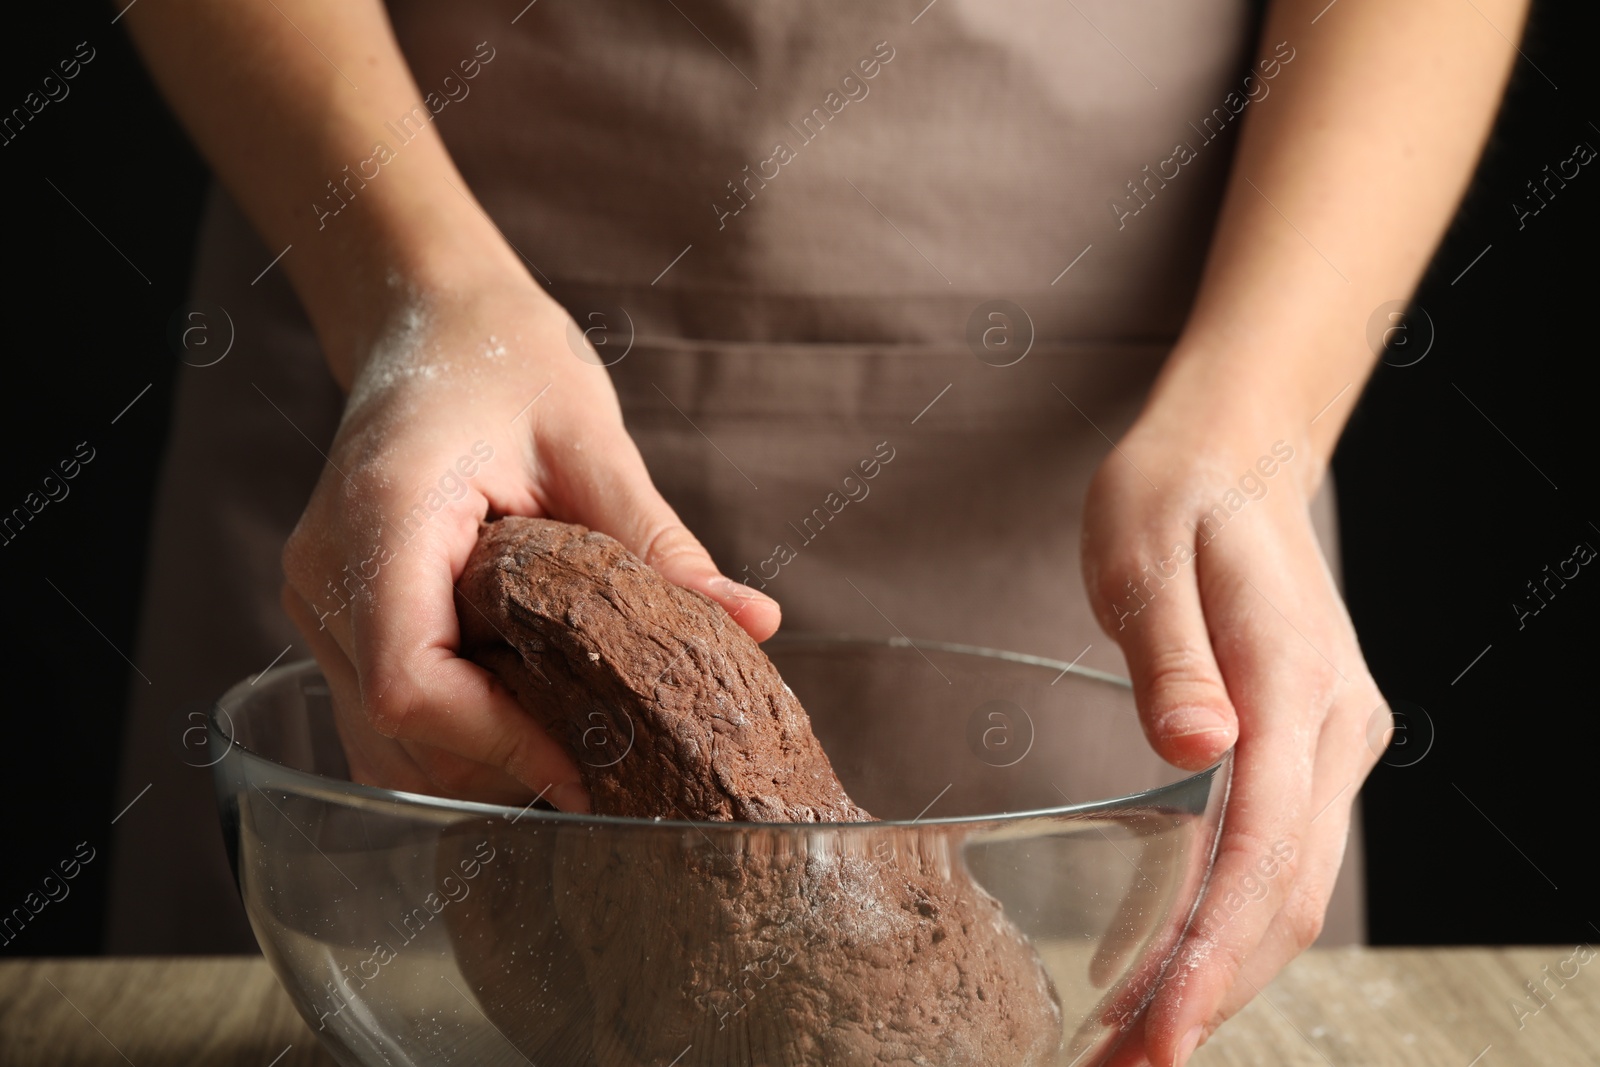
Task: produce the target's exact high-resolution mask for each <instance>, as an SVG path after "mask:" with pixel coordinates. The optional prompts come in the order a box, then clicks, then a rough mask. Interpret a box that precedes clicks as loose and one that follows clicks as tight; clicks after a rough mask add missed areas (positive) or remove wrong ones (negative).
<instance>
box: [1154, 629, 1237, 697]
mask: <svg viewBox="0 0 1600 1067" xmlns="http://www.w3.org/2000/svg"><path fill="white" fill-rule="evenodd" d="M1142 673H1143V675H1144V682H1145V684H1146V685H1148V686H1149V689H1150V693H1151V694H1152V696H1153V697H1154V699H1155V702H1156V704H1157V705H1158V706H1167V705H1173V704H1179V703H1181V704H1196V703H1203V704H1213V705H1221V706H1224V707H1226V706H1227V705H1228V703H1229V701H1228V690H1227V687H1226V686H1224V685H1223V684H1222V679H1221V678H1220V677H1219V676H1218V675H1217V671H1216V668H1215V666H1214V665H1213V662H1212V660H1211V657H1210V656H1209V655H1208V654H1206V653H1204V652H1202V651H1201V650H1200V649H1198V648H1195V647H1194V646H1192V645H1188V644H1179V645H1168V646H1165V647H1162V648H1157V649H1155V650H1153V651H1152V652H1151V653H1150V654H1149V657H1148V662H1147V664H1146V666H1145V670H1144V671H1143V672H1142Z"/></svg>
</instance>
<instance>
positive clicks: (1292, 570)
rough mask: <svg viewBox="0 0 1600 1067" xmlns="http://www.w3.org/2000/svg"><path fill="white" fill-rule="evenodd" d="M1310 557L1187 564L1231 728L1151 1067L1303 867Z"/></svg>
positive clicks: (1317, 701)
mask: <svg viewBox="0 0 1600 1067" xmlns="http://www.w3.org/2000/svg"><path fill="white" fill-rule="evenodd" d="M1308 536H1309V535H1308ZM1315 551H1316V550H1315V547H1314V545H1306V546H1295V547H1290V545H1289V543H1288V542H1286V541H1284V540H1283V539H1282V538H1270V539H1269V538H1250V537H1246V536H1241V537H1239V538H1237V539H1235V540H1233V541H1229V542H1226V543H1219V544H1218V545H1215V546H1213V548H1212V550H1211V551H1209V552H1208V553H1206V554H1205V555H1203V556H1202V557H1201V558H1200V560H1199V569H1200V573H1199V580H1200V586H1201V588H1202V589H1203V590H1204V593H1205V603H1206V615H1207V618H1208V620H1209V621H1210V622H1211V627H1212V631H1213V633H1215V634H1216V635H1217V636H1218V639H1217V642H1216V653H1217V658H1218V662H1219V665H1220V667H1221V669H1222V673H1223V676H1224V677H1225V678H1226V680H1227V685H1228V692H1229V693H1230V694H1231V695H1232V697H1233V700H1234V702H1235V705H1236V707H1237V708H1238V714H1239V719H1240V723H1241V726H1240V736H1239V741H1238V744H1237V745H1236V747H1235V755H1234V772H1233V785H1232V789H1231V793H1230V796H1229V799H1228V809H1227V815H1226V822H1225V824H1224V827H1223V835H1222V841H1221V843H1220V846H1219V849H1218V856H1217V861H1216V865H1215V867H1214V869H1213V873H1212V878H1211V883H1210V885H1209V886H1208V888H1207V891H1206V894H1205V899H1204V900H1203V901H1202V902H1201V906H1200V908H1199V910H1198V912H1197V915H1196V919H1195V922H1194V925H1193V927H1192V929H1191V931H1190V934H1189V936H1188V937H1187V938H1186V939H1185V943H1184V945H1183V947H1182V948H1180V950H1179V957H1178V961H1179V965H1178V968H1177V973H1176V974H1175V976H1174V977H1173V978H1172V979H1170V980H1169V981H1168V982H1167V983H1166V985H1165V986H1164V987H1163V988H1162V990H1161V991H1160V992H1158V993H1157V995H1156V999H1155V1001H1154V1002H1153V1003H1152V1005H1151V1008H1150V1013H1149V1017H1148V1019H1147V1023H1146V1036H1147V1041H1148V1043H1149V1045H1150V1047H1151V1049H1152V1050H1153V1052H1154V1057H1153V1058H1154V1059H1155V1060H1156V1061H1157V1062H1167V1063H1182V1062H1184V1060H1185V1059H1186V1058H1187V1056H1188V1055H1189V1053H1190V1052H1192V1051H1193V1048H1194V1046H1195V1044H1197V1043H1198V1041H1199V1039H1200V1037H1201V1036H1202V1035H1203V1034H1204V1032H1205V1028H1206V1026H1207V1025H1208V1024H1209V1023H1210V1021H1211V1019H1212V1017H1213V1015H1214V1014H1215V1012H1216V1009H1217V1007H1218V1006H1219V1005H1220V1004H1221V1003H1222V1002H1223V1000H1224V998H1225V997H1226V995H1227V994H1228V992H1229V990H1230V989H1231V988H1232V987H1233V986H1234V985H1235V983H1236V982H1237V980H1238V976H1239V975H1240V973H1241V972H1242V971H1243V969H1244V967H1245V964H1246V963H1247V961H1249V960H1250V959H1251V957H1252V956H1253V955H1254V954H1255V952H1256V951H1257V949H1258V948H1259V946H1260V944H1261V941H1262V939H1263V938H1264V936H1265V935H1266V933H1267V930H1268V928H1269V927H1270V925H1271V923H1272V921H1273V919H1274V918H1275V917H1276V916H1277V915H1278V913H1279V911H1280V909H1281V908H1282V907H1283V905H1284V902H1285V901H1286V899H1287V898H1288V896H1289V894H1290V892H1291V891H1292V889H1293V888H1294V887H1295V885H1296V883H1297V881H1298V879H1299V877H1300V873H1299V872H1300V868H1301V866H1302V865H1303V863H1304V862H1305V854H1306V850H1307V848H1308V842H1307V840H1306V830H1307V825H1308V822H1309V819H1310V815H1311V813H1310V812H1309V811H1308V810H1307V809H1308V808H1309V804H1310V791H1311V786H1312V783H1313V781H1314V780H1315V772H1316V770H1317V763H1318V762H1319V757H1318V755H1317V750H1318V745H1317V739H1318V735H1319V734H1320V732H1321V729H1322V727H1323V723H1324V720H1325V718H1326V716H1327V709H1328V708H1329V707H1330V706H1331V704H1332V696H1333V691H1334V688H1335V685H1336V684H1337V683H1338V682H1339V671H1338V668H1337V667H1335V666H1334V665H1333V664H1332V662H1331V661H1330V660H1328V659H1327V658H1326V656H1325V655H1324V653H1323V651H1322V650H1319V649H1317V648H1316V646H1315V645H1313V644H1312V641H1311V639H1310V638H1308V637H1307V636H1306V634H1307V633H1308V632H1309V633H1313V634H1318V633H1319V630H1318V628H1317V627H1315V626H1313V625H1312V621H1311V620H1312V619H1313V618H1315V617H1321V618H1326V612H1327V610H1328V609H1329V605H1328V604H1324V603H1322V602H1321V600H1322V599H1325V597H1326V594H1323V593H1321V590H1320V587H1319V586H1318V585H1317V584H1316V581H1315V579H1314V580H1313V582H1312V584H1311V588H1312V589H1313V590H1316V591H1317V593H1318V594H1321V595H1320V596H1318V595H1314V596H1311V597H1309V598H1305V599H1302V597H1303V596H1304V590H1305V589H1306V587H1307V582H1306V576H1307V572H1308V570H1312V569H1313V568H1311V567H1310V565H1309V564H1308V562H1307V561H1306V560H1305V559H1304V558H1303V553H1305V552H1310V553H1313V554H1314V553H1315ZM1252 578H1253V579H1254V580H1252ZM1307 600H1309V601H1310V603H1309V605H1307ZM1294 620H1298V624H1296V622H1295V621H1294ZM1323 643H1324V644H1328V643H1329V642H1327V641H1326V640H1324V641H1323ZM1330 651H1334V652H1339V651H1341V650H1336V649H1330Z"/></svg>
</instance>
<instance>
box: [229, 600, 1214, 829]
mask: <svg viewBox="0 0 1600 1067" xmlns="http://www.w3.org/2000/svg"><path fill="white" fill-rule="evenodd" d="M805 644H847V645H855V646H858V647H880V648H881V647H887V648H911V649H915V650H916V651H918V652H921V651H922V650H923V649H929V650H932V651H936V652H950V653H955V654H959V655H968V656H976V657H982V658H987V659H999V660H1005V661H1007V662H1012V663H1024V664H1027V665H1029V666H1036V667H1045V668H1049V669H1052V670H1059V671H1060V672H1061V674H1063V675H1066V674H1075V675H1079V676H1082V677H1084V678H1087V679H1089V680H1091V681H1096V682H1102V683H1105V684H1109V685H1113V686H1116V687H1118V688H1121V689H1130V690H1131V689H1132V683H1131V682H1130V681H1129V680H1128V679H1127V678H1124V677H1122V676H1121V675H1118V674H1113V673H1111V672H1109V671H1102V670H1098V669H1095V668H1093V667H1082V666H1079V665H1077V663H1076V661H1073V662H1071V663H1068V662H1066V661H1063V660H1058V659H1052V658H1050V657H1048V656H1035V655H1032V654H1030V653H1025V652H1010V651H1006V650H1004V649H997V648H987V647H984V646H982V645H967V644H960V643H957V642H950V641H933V640H926V639H923V638H910V637H906V636H904V635H899V636H894V637H882V636H866V635H860V634H849V633H826V632H806V631H800V632H789V633H779V634H774V635H773V636H772V637H771V638H768V639H767V640H766V641H764V642H762V647H763V648H766V647H768V646H773V645H779V646H781V645H805ZM306 673H316V674H319V675H320V674H321V670H320V668H319V667H318V665H317V662H316V660H314V659H299V660H292V661H290V662H288V663H282V664H278V665H275V666H272V667H269V668H268V669H267V670H265V671H262V672H261V673H260V674H257V675H253V676H251V677H249V678H245V679H242V680H240V681H238V682H235V683H234V684H233V685H232V686H230V687H229V688H228V690H227V692H225V693H224V694H223V695H222V696H221V697H219V698H218V699H217V700H215V701H213V702H212V705H211V709H210V711H209V712H208V713H207V715H206V727H207V732H208V734H209V738H210V744H211V750H212V752H213V754H214V758H213V762H212V764H211V768H212V773H213V775H214V776H215V777H216V779H217V781H218V784H219V786H220V785H221V784H222V782H223V779H224V776H225V774H226V771H225V768H226V766H227V764H228V763H229V757H232V756H235V755H236V756H237V758H238V759H240V760H242V761H243V762H245V763H246V764H248V765H254V766H259V767H264V768H267V771H268V773H267V776H268V777H270V778H272V779H275V780H279V781H282V782H284V783H285V784H288V785H293V786H294V788H295V792H296V793H298V794H300V795H303V796H311V797H316V798H319V799H322V800H325V801H329V802H333V803H337V804H341V805H345V806H352V805H355V806H365V805H369V804H377V805H380V806H386V807H401V808H406V809H419V808H420V809H422V811H423V812H426V813H428V814H430V815H433V816H444V815H450V816H498V817H500V818H502V819H504V820H506V821H507V822H509V823H512V824H515V823H517V822H520V821H521V820H523V819H530V820H532V821H534V822H538V823H547V824H552V825H567V826H621V827H629V828H633V829H643V828H647V827H654V828H657V829H661V828H668V829H671V828H675V827H682V826H691V827H695V828H697V829H700V830H701V831H702V832H704V831H705V830H706V829H716V830H737V831H742V832H748V831H750V830H810V831H814V832H815V831H824V830H826V831H849V830H851V829H857V830H860V831H862V832H867V831H870V830H872V829H883V828H889V829H894V828H899V829H907V828H912V827H919V828H938V827H957V826H967V827H970V826H976V825H984V824H1009V823H1015V822H1020V821H1024V820H1028V819H1041V818H1049V819H1062V818H1068V819H1084V818H1088V817H1092V816H1096V815H1102V814H1104V813H1106V812H1110V811H1122V810H1126V809H1130V808H1160V807H1174V806H1177V807H1184V808H1187V807H1190V806H1192V801H1191V802H1189V803H1182V804H1177V805H1174V804H1172V803H1166V804H1164V803H1162V802H1163V801H1164V800H1165V801H1169V802H1170V801H1175V800H1178V799H1179V798H1181V797H1190V796H1192V795H1193V794H1194V793H1195V791H1196V790H1197V789H1198V790H1200V791H1201V793H1202V799H1201V800H1200V803H1201V806H1202V807H1203V806H1204V804H1205V801H1204V799H1203V796H1204V795H1208V794H1209V793H1210V788H1211V786H1210V780H1211V779H1212V778H1214V777H1216V776H1217V774H1218V773H1219V772H1220V771H1224V770H1228V769H1231V763H1232V759H1233V749H1232V748H1229V749H1228V750H1227V751H1226V752H1224V753H1223V754H1222V755H1221V756H1220V757H1219V758H1218V759H1217V760H1216V761H1215V762H1214V763H1212V764H1211V765H1210V766H1208V767H1206V768H1204V769H1203V770H1199V771H1195V772H1192V773H1190V774H1187V775H1185V776H1183V777H1181V778H1179V779H1177V780H1176V781H1173V782H1168V783H1167V784H1166V785H1160V786H1156V787H1155V788H1153V789H1146V790H1141V791H1139V792H1134V793H1127V794H1123V795H1121V796H1116V797H1110V798H1106V799H1100V800H1089V801H1080V802H1077V803H1071V802H1069V803H1066V804H1061V805H1053V806H1051V807H1045V808H1029V809H1026V810H1022V811H1006V812H995V813H992V814H987V815H952V816H945V817H941V818H932V819H927V818H923V817H922V816H920V815H919V816H917V817H916V818H914V819H877V820H873V821H870V822H737V821H727V822H722V821H707V820H700V819H659V818H656V819H646V818H641V817H638V816H628V815H593V814H583V813H578V812H566V811H548V810H544V809H537V810H536V809H534V807H533V805H534V804H537V803H538V801H539V798H538V797H535V798H534V800H532V801H530V802H529V804H528V805H527V806H526V807H522V808H517V807H513V806H510V805H505V804H491V803H487V802H484V801H478V800H457V799H454V798H451V797H439V796H432V795H430V794H427V793H412V792H409V791H407V790H403V789H386V788H384V787H382V786H375V785H364V784H362V783H359V782H351V781H347V780H345V779H342V778H332V777H329V776H327V775H321V774H315V773H313V772H311V771H303V770H300V769H299V768H296V767H290V766H288V765H286V764H283V763H279V762H278V761H277V760H274V759H271V758H269V757H267V756H265V755H263V754H262V753H260V752H257V751H254V750H252V749H248V748H246V747H244V745H242V744H240V743H239V742H238V741H237V740H236V739H235V738H234V736H233V734H232V732H231V729H228V728H224V727H223V725H222V724H221V723H220V722H219V721H218V716H219V715H220V716H227V715H228V710H227V709H228V707H229V706H236V705H237V704H238V703H239V702H240V701H242V700H243V699H245V698H246V697H247V696H249V695H250V694H251V693H252V692H260V691H261V690H259V689H257V688H256V687H257V685H258V684H259V683H261V682H263V681H265V682H268V683H271V682H273V681H277V680H280V679H282V678H284V677H286V676H289V675H300V674H306ZM1051 684H1054V683H1051ZM230 723H231V719H230ZM218 752H220V753H221V754H220V755H217V754H216V753H218ZM250 777H251V779H255V778H259V777H260V776H259V775H253V776H250ZM251 784H252V785H254V784H255V783H254V781H253V780H252V782H251ZM1202 787H1203V788H1202ZM256 788H257V789H259V788H260V786H256ZM1057 791H1058V792H1059V789H1058V790H1057ZM941 795H942V794H941ZM1062 795H1063V796H1065V794H1062ZM540 796H543V794H542V793H541V794H540ZM935 799H937V798H935ZM421 813H422V812H418V814H421Z"/></svg>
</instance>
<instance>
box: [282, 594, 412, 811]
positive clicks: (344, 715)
mask: <svg viewBox="0 0 1600 1067" xmlns="http://www.w3.org/2000/svg"><path fill="white" fill-rule="evenodd" d="M281 599H282V601H283V609H284V611H285V612H287V613H288V615H289V618H290V620H291V621H292V622H294V624H295V626H297V627H298V628H299V629H300V632H301V634H302V635H303V636H304V637H305V639H306V643H307V644H309V645H310V646H311V654H312V655H313V656H315V657H316V661H317V666H318V668H320V669H321V671H322V677H323V678H324V679H325V680H326V681H327V683H328V689H329V691H330V692H331V693H332V695H333V711H334V716H333V722H334V727H335V728H336V729H337V730H338V732H339V741H340V743H341V744H342V746H343V747H344V752H345V758H346V760H347V761H348V762H349V764H350V780H351V781H352V782H360V783H362V784H365V785H376V786H382V787H384V788H386V789H404V790H406V791H408V792H427V791H428V786H429V785H430V784H431V783H430V781H429V779H428V776H427V775H426V774H424V773H423V771H422V768H421V767H419V766H417V763H416V761H415V760H413V759H412V758H411V757H410V755H409V754H407V752H406V751H405V749H404V748H403V747H402V746H400V745H398V744H396V743H395V742H394V741H392V740H390V739H389V738H386V737H383V736H382V735H380V734H378V733H376V732H375V731H374V730H372V728H371V727H370V726H369V725H367V723H366V714H365V712H363V711H362V709H361V683H360V682H359V681H358V680H357V679H356V669H355V667H354V666H352V665H351V663H350V659H349V657H348V656H346V655H345V653H344V650H343V649H342V648H341V647H340V646H339V643H338V642H337V641H336V640H334V638H333V635H332V634H331V633H330V632H329V631H328V629H327V628H325V627H323V626H321V625H319V624H318V623H317V621H316V614H317V613H316V611H315V609H313V608H312V607H311V605H309V604H307V603H306V602H305V599H304V598H303V597H301V596H300V595H299V594H298V593H296V592H295V591H294V589H293V587H292V586H289V585H287V584H286V585H284V587H283V590H282V594H281Z"/></svg>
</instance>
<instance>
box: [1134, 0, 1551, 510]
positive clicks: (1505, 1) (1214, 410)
mask: <svg viewBox="0 0 1600 1067" xmlns="http://www.w3.org/2000/svg"><path fill="white" fill-rule="evenodd" d="M1325 5H1326V0H1276V2H1275V3H1274V4H1273V6H1272V8H1271V11H1270V13H1269V16H1268V20H1267V26H1266V31H1265V34H1264V35H1263V41H1264V46H1263V55H1270V54H1271V53H1272V51H1273V48H1274V46H1275V45H1277V43H1278V42H1282V41H1287V42H1288V45H1289V47H1291V48H1293V49H1294V51H1295V57H1294V59H1293V61H1292V63H1290V64H1288V65H1286V66H1284V67H1283V69H1282V71H1281V73H1280V75H1279V76H1278V77H1277V78H1276V80H1275V81H1273V82H1272V88H1271V93H1270V95H1269V96H1268V97H1266V98H1265V99H1263V100H1261V101H1259V102H1257V103H1255V104H1252V105H1251V112H1252V113H1251V114H1250V115H1248V116H1247V117H1246V121H1245V123H1244V128H1243V130H1242V140H1241V142H1240V144H1239V149H1238V154H1237V157H1236V161H1235V163H1234V167H1233V173H1232V177H1231V179H1230V181H1229V186H1228V191H1227V194H1226V198H1225V201H1224V205H1223V209H1222V213H1221V217H1220V219H1219V222H1218V227H1217V231H1216V235H1215V237H1214V239H1213V243H1212V248H1211V252H1210V256H1209V259H1208V262H1207V266H1206V270H1205V275H1204V278H1203V281H1202V284H1201V288H1200V291H1199V294H1198V296H1197V298H1196V302H1195V305H1194V308H1193V310H1192V312H1191V315H1190V319H1189V321H1188V323H1187V325H1186V327H1185V329H1184V332H1183V335H1182V337H1181V338H1180V340H1179V343H1178V345H1177V346H1176V348H1175V350H1174V353H1173V356H1172V358H1171V359H1170V360H1169V362H1168V364H1167V367H1166V368H1165V370H1164V371H1163V373H1162V375H1161V378H1160V380H1159V381H1158V383H1157V386H1156V389H1155V391H1154V392H1153V394H1152V400H1151V405H1152V408H1153V409H1160V408H1162V407H1163V406H1168V407H1173V406H1178V405H1181V406H1182V408H1183V409H1186V410H1188V411H1191V412H1195V413H1197V414H1199V415H1201V417H1210V418H1211V419H1213V420H1224V421H1223V425H1226V424H1227V423H1228V422H1230V421H1231V422H1234V423H1236V424H1242V425H1246V426H1250V427H1251V428H1252V429H1256V430H1260V431H1264V432H1269V433H1275V434H1280V435H1284V436H1286V437H1287V439H1289V440H1293V441H1298V442H1304V443H1305V444H1306V445H1308V446H1309V450H1310V452H1311V455H1310V457H1308V458H1309V459H1310V462H1309V463H1307V464H1304V465H1303V466H1301V467H1300V470H1301V471H1302V472H1303V474H1302V475H1301V476H1302V478H1303V479H1306V484H1307V485H1308V486H1311V485H1315V484H1316V482H1318V481H1320V479H1321V476H1322V473H1323V471H1324V470H1325V468H1326V465H1327V461H1328V459H1329V457H1330V455H1331V453H1332V450H1333V447H1334V445H1335V443H1336V442H1337V439H1338V435H1339V432H1340V430H1341V429H1342V427H1343V424H1344V421H1345V419H1346V418H1347V417H1348V415H1349V412H1350V409H1351V407H1352V405H1353V404H1354V402H1355V399H1356V397H1357V396H1358V395H1359V393H1360V390H1361V385H1362V383H1363V382H1364V381H1365V379H1366V377H1367V376H1368V375H1369V374H1370V372H1371V370H1372V368H1373V365H1374V363H1375V362H1376V355H1375V354H1374V352H1373V351H1372V349H1371V348H1370V347H1369V345H1368V343H1367V340H1366V333H1367V321H1368V319H1369V318H1370V316H1371V315H1372V313H1373V312H1374V310H1375V309H1377V308H1378V306H1379V305H1381V304H1383V303H1385V302H1387V301H1391V300H1396V299H1406V298H1407V297H1408V296H1409V295H1410V294H1411V292H1412V291H1413V289H1414V288H1415V286H1416V284H1417V282H1418V280H1419V279H1420V277H1421V275H1422V272H1423V270H1424V269H1425V268H1426V267H1427V264H1428V260H1429V258H1430V257H1431V255H1432V253H1433V250H1434V248H1435V246H1436V245H1437V243H1438V241H1439V239H1440V237H1441V235H1442V234H1443V232H1444V230H1445V227H1446V226H1448V224H1449V222H1450V218H1451V216H1452V214H1453V213H1454V211H1455V208H1456V205H1457V203H1458V201H1459V200H1460V197H1461V195H1462V192H1463V191H1464V189H1465V188H1466V184H1467V182H1468V180H1469V179H1470V178H1471V176H1472V171H1473V167H1474V165H1475V163H1476V161H1477V158H1478V155H1479V153H1480V151H1481V149H1482V146H1483V143H1484V140H1485V138H1486V137H1487V135H1488V130H1489V127H1490V125H1491V123H1492V121H1493V118H1494V115H1495V111H1496V108H1497V105H1498V102H1499V100H1500V96H1501V93H1502V90H1503V87H1504V83H1505V80H1506V76H1507V73H1508V71H1509V68H1510V63H1511V59H1512V58H1513V56H1514V54H1515V53H1514V50H1513V48H1512V45H1511V44H1510V43H1509V42H1508V41H1507V40H1506V39H1505V38H1504V37H1502V36H1501V34H1502V33H1503V34H1505V35H1506V37H1510V38H1512V39H1513V40H1514V39H1515V38H1516V37H1517V35H1518V34H1519V33H1520V31H1521V25H1522V20H1523V17H1524V14H1525V11H1526V7H1527V2H1526V0H1475V3H1473V4H1463V3H1460V2H1459V0H1405V2H1396V0H1339V2H1338V3H1337V5H1336V6H1332V7H1330V8H1327V9H1326V10H1324V8H1325ZM1319 11H1322V16H1321V18H1320V19H1318V21H1317V22H1316V23H1315V25H1313V24H1312V22H1311V20H1312V18H1313V17H1315V16H1316V15H1317V13H1318V12H1319ZM1490 23H1492V24H1493V25H1492V26H1491V25H1490ZM1497 30H1498V32H1497ZM1347 386H1348V388H1346V387H1347ZM1335 397H1337V398H1338V399H1337V401H1335ZM1330 402H1331V403H1330ZM1324 409H1326V410H1324ZM1313 420H1315V421H1313Z"/></svg>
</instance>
